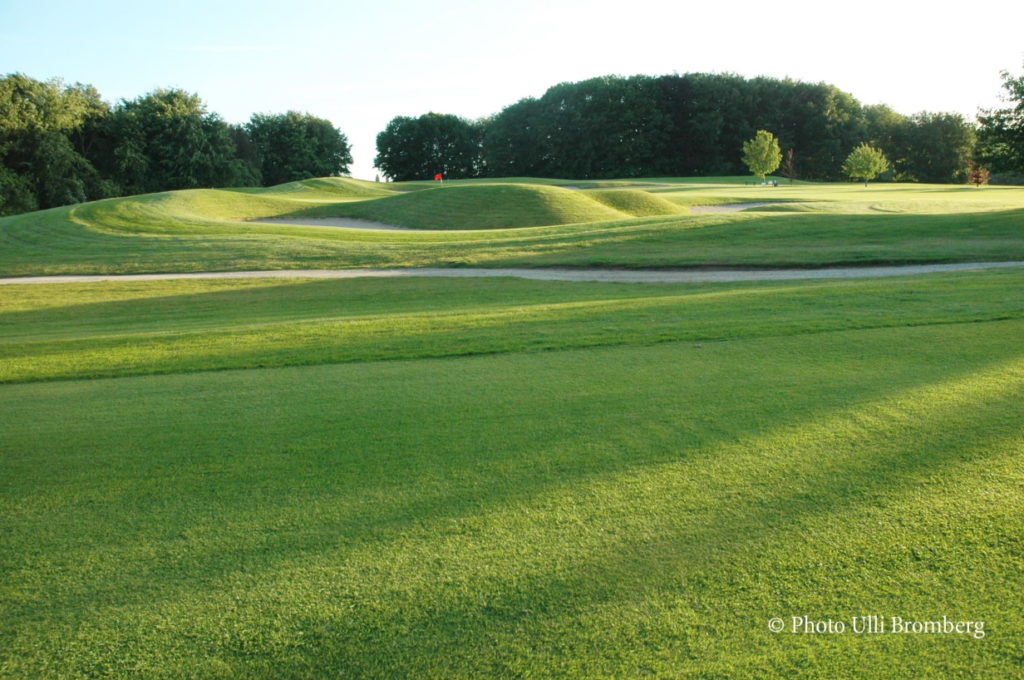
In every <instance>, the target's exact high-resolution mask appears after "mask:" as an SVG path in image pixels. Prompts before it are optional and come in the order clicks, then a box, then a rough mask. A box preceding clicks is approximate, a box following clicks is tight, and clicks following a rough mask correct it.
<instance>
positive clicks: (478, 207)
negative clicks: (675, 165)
mask: <svg viewBox="0 0 1024 680" xmlns="http://www.w3.org/2000/svg"><path fill="white" fill-rule="evenodd" d="M303 215H304V216H320V217H325V216H328V215H331V216H341V217H357V218H361V219H368V220H376V221H378V222H387V223H388V224H397V225H400V226H403V227H415V228H419V229H501V228H508V227H539V226H546V225H552V224H573V223H577V222H599V221H603V220H617V219H623V218H625V217H630V216H631V215H629V214H627V213H624V212H621V211H619V210H616V209H615V208H613V207H610V206H608V205H605V204H603V203H601V202H599V201H596V200H594V199H593V198H591V197H590V196H589V195H587V194H583V193H580V192H577V191H572V190H570V189H563V188H560V187H551V186H543V185H523V184H468V185H455V186H447V187H439V188H436V189H425V190H423V191H415V192H411V193H404V194H396V195H393V196H388V197H385V198H380V199H377V200H372V201H362V202H359V203H351V204H345V205H340V206H330V207H327V206H324V207H319V208H313V209H311V210H309V211H306V212H305V213H303Z"/></svg>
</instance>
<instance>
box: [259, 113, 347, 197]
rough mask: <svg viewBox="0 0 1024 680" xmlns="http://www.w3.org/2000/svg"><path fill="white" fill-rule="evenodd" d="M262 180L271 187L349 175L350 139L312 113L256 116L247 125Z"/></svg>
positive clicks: (328, 122) (261, 114)
mask: <svg viewBox="0 0 1024 680" xmlns="http://www.w3.org/2000/svg"><path fill="white" fill-rule="evenodd" d="M245 130H246V132H247V133H248V135H249V142H250V143H251V144H252V145H253V147H254V149H255V158H256V163H257V167H258V169H259V172H260V176H261V177H262V181H263V182H264V183H265V184H266V185H268V186H270V185H274V184H283V183H285V182H293V181H295V180H300V179H308V178H310V177H328V176H332V175H342V174H345V173H347V172H348V168H349V164H350V163H352V153H351V149H350V147H349V144H348V138H347V137H346V136H345V135H344V134H343V133H342V132H341V130H338V129H337V128H336V127H334V125H332V124H331V122H330V121H329V120H325V119H323V118H317V117H315V116H313V115H311V114H308V113H299V112H297V111H289V112H288V113H283V114H263V113H257V114H253V116H252V118H250V119H249V123H248V124H247V125H246V126H245Z"/></svg>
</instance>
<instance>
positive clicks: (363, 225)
mask: <svg viewBox="0 0 1024 680" xmlns="http://www.w3.org/2000/svg"><path fill="white" fill-rule="evenodd" d="M248 221H249V222H262V223H263V224H294V225H299V226H303V227H338V228H340V229H375V230H378V231H423V230H422V229H410V228H409V227H399V226H396V225H394V224H385V223H383V222H374V221H373V220H357V219H356V218H354V217H261V218H259V219H255V220H248Z"/></svg>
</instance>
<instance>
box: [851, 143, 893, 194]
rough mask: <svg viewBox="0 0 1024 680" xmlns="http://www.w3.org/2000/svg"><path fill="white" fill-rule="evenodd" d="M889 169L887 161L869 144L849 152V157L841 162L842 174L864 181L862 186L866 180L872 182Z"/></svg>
mask: <svg viewBox="0 0 1024 680" xmlns="http://www.w3.org/2000/svg"><path fill="white" fill-rule="evenodd" d="M888 169H889V161H887V160H886V158H885V156H884V155H883V154H882V152H881V151H879V150H878V149H876V148H875V147H873V146H871V145H870V144H866V143H865V144H861V145H860V146H858V147H857V148H856V149H854V150H853V151H851V152H850V155H849V156H847V157H846V160H845V161H843V172H844V173H845V174H846V175H847V176H848V177H851V178H853V179H862V180H864V186H867V185H868V180H872V179H874V178H876V177H878V175H880V174H882V173H883V172H885V171H886V170H888Z"/></svg>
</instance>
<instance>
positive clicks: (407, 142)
mask: <svg viewBox="0 0 1024 680" xmlns="http://www.w3.org/2000/svg"><path fill="white" fill-rule="evenodd" d="M480 141H481V128H480V126H477V125H474V124H473V123H471V122H470V121H468V120H465V119H464V118H459V117H458V116H453V115H451V114H442V113H427V114H424V115H422V116H420V117H418V118H410V117H407V116H398V117H396V118H392V119H391V121H390V122H389V123H388V125H387V127H386V128H385V129H384V131H383V132H381V133H380V134H378V135H377V157H376V158H374V161H373V163H374V165H375V166H377V167H378V168H380V170H381V171H382V172H383V173H384V174H385V175H387V176H388V177H390V178H391V179H393V180H397V181H407V180H417V179H429V178H431V177H433V176H434V175H435V174H437V173H441V174H443V175H444V176H445V177H450V178H452V179H460V178H465V177H476V176H477V175H479V174H480V171H481V165H482V158H481V151H480Z"/></svg>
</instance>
